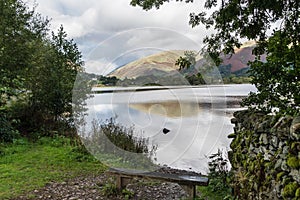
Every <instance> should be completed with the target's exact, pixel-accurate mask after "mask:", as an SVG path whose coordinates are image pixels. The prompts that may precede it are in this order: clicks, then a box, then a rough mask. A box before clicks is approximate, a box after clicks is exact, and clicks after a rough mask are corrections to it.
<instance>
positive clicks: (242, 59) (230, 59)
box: [108, 42, 265, 79]
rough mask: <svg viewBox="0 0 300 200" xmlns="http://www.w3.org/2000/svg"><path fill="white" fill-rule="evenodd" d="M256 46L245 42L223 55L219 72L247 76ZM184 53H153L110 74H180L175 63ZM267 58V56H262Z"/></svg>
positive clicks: (182, 51) (199, 60)
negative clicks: (248, 64) (230, 54)
mask: <svg viewBox="0 0 300 200" xmlns="http://www.w3.org/2000/svg"><path fill="white" fill-rule="evenodd" d="M254 47H255V43H254V42H247V43H245V44H244V45H243V46H242V47H241V48H240V49H236V50H235V54H234V55H232V56H223V63H222V65H221V66H219V68H218V69H219V72H220V73H221V75H222V77H223V78H224V77H229V76H231V75H235V76H237V77H239V76H247V74H246V73H247V71H248V69H249V67H248V66H247V63H248V62H249V61H253V60H254V58H255V56H254V55H252V50H253V48H254ZM183 55H184V50H174V51H164V52H160V53H157V54H153V55H150V56H147V57H144V58H141V59H139V60H136V61H134V62H131V63H128V64H127V65H124V66H122V67H120V68H118V69H116V70H115V71H113V72H111V73H110V74H109V75H108V76H111V77H112V76H115V77H117V78H119V79H125V78H128V79H136V78H138V77H148V76H155V77H165V76H174V75H178V66H176V65H175V62H176V60H177V59H178V58H179V57H180V56H183ZM262 59H263V60H265V56H262ZM196 60H197V63H201V61H202V59H201V57H200V56H198V57H197V58H196ZM183 73H184V74H189V76H190V75H191V74H194V73H196V71H195V70H194V71H193V70H189V71H186V72H183Z"/></svg>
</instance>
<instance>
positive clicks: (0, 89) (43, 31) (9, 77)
mask: <svg viewBox="0 0 300 200" xmlns="http://www.w3.org/2000/svg"><path fill="white" fill-rule="evenodd" d="M0 18H1V20H0V72H1V73H0V127H1V128H0V142H1V141H12V139H13V137H14V136H15V135H16V132H17V131H16V130H17V129H18V130H21V131H22V132H27V133H29V135H30V132H32V131H34V132H36V131H38V130H39V129H41V128H44V129H45V128H46V129H51V128H60V127H65V125H67V126H68V127H69V125H71V124H72V121H73V119H74V114H73V113H72V94H73V93H72V91H73V86H74V82H75V80H76V77H77V73H80V72H83V71H84V70H83V67H82V66H83V62H82V60H81V53H80V52H79V50H78V48H77V45H76V44H75V43H74V41H73V40H72V39H68V38H67V34H66V33H65V31H64V30H63V27H61V28H60V29H59V30H58V33H57V34H54V33H52V34H51V35H50V34H49V29H48V25H49V20H48V19H47V18H43V17H42V16H41V15H40V14H37V13H36V12H35V8H33V9H32V10H30V9H29V8H28V7H27V6H26V4H25V3H23V2H22V1H21V0H7V1H0ZM81 84H82V85H80V87H81V88H87V87H86V86H87V82H86V81H81ZM77 85H78V84H77ZM76 95H77V97H78V98H77V99H76V103H77V105H78V107H82V106H84V101H85V99H86V98H87V91H86V90H85V91H82V92H80V93H78V94H76ZM77 110H78V112H80V111H81V110H82V109H81V108H80V109H77ZM15 122H18V123H15ZM52 125H55V126H52Z"/></svg>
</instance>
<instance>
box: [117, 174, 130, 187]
mask: <svg viewBox="0 0 300 200" xmlns="http://www.w3.org/2000/svg"><path fill="white" fill-rule="evenodd" d="M131 180H132V178H130V177H125V176H120V175H119V176H117V188H118V189H119V190H122V189H124V188H126V185H128V184H129V183H130V182H131Z"/></svg>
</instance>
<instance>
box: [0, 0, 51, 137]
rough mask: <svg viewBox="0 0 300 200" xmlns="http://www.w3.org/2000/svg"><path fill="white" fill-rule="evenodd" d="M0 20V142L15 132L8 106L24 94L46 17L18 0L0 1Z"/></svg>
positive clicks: (12, 135) (44, 30)
mask: <svg viewBox="0 0 300 200" xmlns="http://www.w3.org/2000/svg"><path fill="white" fill-rule="evenodd" d="M0 19H1V20H0V127H1V128H0V141H12V139H13V137H14V135H16V133H17V131H16V129H15V128H14V127H13V126H14V125H15V122H16V120H14V119H15V116H12V113H11V106H10V105H11V104H12V100H13V99H18V97H20V96H22V95H23V94H24V93H26V88H25V85H24V82H25V77H26V76H27V74H26V71H27V69H29V67H30V64H29V63H30V62H31V56H32V53H33V52H34V50H35V48H36V47H35V41H36V40H37V39H38V38H41V37H44V36H45V34H46V32H47V25H48V20H43V19H42V18H41V16H40V15H38V14H35V13H34V11H32V10H28V9H27V7H26V6H25V4H24V3H22V2H21V1H19V0H6V1H0ZM15 101H16V100H15Z"/></svg>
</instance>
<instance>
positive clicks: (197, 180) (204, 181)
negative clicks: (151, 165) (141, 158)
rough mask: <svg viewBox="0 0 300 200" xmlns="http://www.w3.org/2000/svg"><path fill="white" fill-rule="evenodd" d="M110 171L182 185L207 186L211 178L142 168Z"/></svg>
mask: <svg viewBox="0 0 300 200" xmlns="http://www.w3.org/2000/svg"><path fill="white" fill-rule="evenodd" d="M108 173H111V174H117V175H123V176H131V177H140V178H151V179H158V180H162V181H167V182H176V183H179V184H181V185H201V186H207V185H208V182H209V179H208V178H207V177H205V176H193V175H178V174H168V173H162V172H145V171H140V170H129V169H112V168H111V169H109V171H108Z"/></svg>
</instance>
